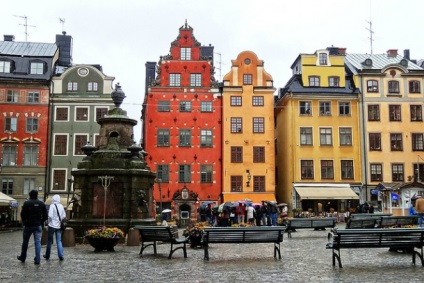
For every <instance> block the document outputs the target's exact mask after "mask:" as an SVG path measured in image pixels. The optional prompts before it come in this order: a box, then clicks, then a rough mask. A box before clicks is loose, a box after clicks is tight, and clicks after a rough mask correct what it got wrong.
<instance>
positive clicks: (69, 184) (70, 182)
mask: <svg viewBox="0 0 424 283" xmlns="http://www.w3.org/2000/svg"><path fill="white" fill-rule="evenodd" d="M73 182H74V180H73V179H72V178H69V179H68V198H67V199H66V206H68V205H69V195H70V194H71V189H72V183H73Z"/></svg>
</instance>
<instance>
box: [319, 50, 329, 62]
mask: <svg viewBox="0 0 424 283" xmlns="http://www.w3.org/2000/svg"><path fill="white" fill-rule="evenodd" d="M318 56H319V64H320V65H328V55H327V54H326V53H319V55H318Z"/></svg>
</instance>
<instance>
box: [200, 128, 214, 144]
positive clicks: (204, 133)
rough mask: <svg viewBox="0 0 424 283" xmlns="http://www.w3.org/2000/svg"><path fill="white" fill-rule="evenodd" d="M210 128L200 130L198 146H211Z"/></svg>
mask: <svg viewBox="0 0 424 283" xmlns="http://www.w3.org/2000/svg"><path fill="white" fill-rule="evenodd" d="M212 138H213V137H212V130H200V147H212Z"/></svg>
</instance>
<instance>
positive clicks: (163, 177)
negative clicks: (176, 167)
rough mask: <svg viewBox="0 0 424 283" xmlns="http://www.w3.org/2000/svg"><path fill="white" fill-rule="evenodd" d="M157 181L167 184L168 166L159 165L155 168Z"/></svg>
mask: <svg viewBox="0 0 424 283" xmlns="http://www.w3.org/2000/svg"><path fill="white" fill-rule="evenodd" d="M156 177H157V180H158V181H159V180H160V182H162V183H168V182H169V165H165V164H159V165H158V166H157V168H156Z"/></svg>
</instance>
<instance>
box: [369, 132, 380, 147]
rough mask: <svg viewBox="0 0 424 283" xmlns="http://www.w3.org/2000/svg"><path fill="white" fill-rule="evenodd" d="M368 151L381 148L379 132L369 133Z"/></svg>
mask: <svg viewBox="0 0 424 283" xmlns="http://www.w3.org/2000/svg"><path fill="white" fill-rule="evenodd" d="M369 144H370V151H376V150H378V151H380V150H381V134H380V133H370V134H369Z"/></svg>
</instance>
